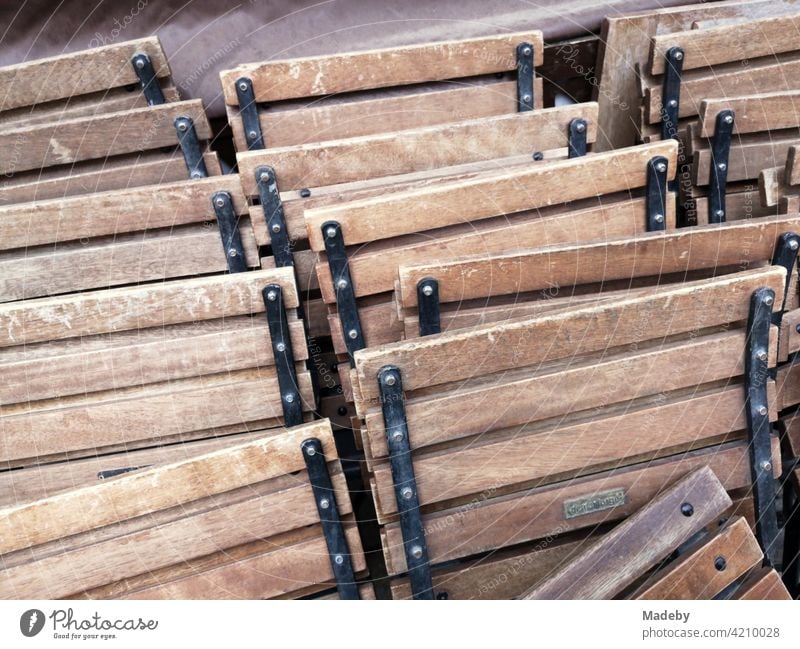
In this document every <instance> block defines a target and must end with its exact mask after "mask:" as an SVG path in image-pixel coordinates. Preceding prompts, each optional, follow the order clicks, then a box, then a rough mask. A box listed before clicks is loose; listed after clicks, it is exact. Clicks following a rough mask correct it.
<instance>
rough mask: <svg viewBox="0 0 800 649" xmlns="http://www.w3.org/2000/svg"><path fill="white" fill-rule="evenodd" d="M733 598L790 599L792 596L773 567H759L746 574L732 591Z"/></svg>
mask: <svg viewBox="0 0 800 649" xmlns="http://www.w3.org/2000/svg"><path fill="white" fill-rule="evenodd" d="M733 599H747V600H787V599H788V600H791V599H792V596H791V595H789V591H787V590H786V586H784V585H783V582H782V581H781V578H780V576H779V575H778V573H777V572H775V569H774V568H761V569H757V570H754V571H753V572H752V573H751V574H750V575H749V576H748V578H747V579H746V580H745V581H744V582H743V583H742V585H741V586H740V587H739V590H737V591H736V593H734V596H733Z"/></svg>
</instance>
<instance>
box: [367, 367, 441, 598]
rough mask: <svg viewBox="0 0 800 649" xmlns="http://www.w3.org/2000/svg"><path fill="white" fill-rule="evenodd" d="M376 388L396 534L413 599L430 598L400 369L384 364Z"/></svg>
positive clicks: (425, 547) (429, 574)
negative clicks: (397, 520)
mask: <svg viewBox="0 0 800 649" xmlns="http://www.w3.org/2000/svg"><path fill="white" fill-rule="evenodd" d="M378 389H379V390H380V395H381V407H382V409H383V424H384V427H385V428H386V443H387V444H388V446H389V462H390V463H391V466H392V481H393V482H394V496H395V498H396V499H397V511H398V513H399V515H400V531H401V532H402V534H403V548H404V549H405V555H406V565H407V566H408V577H409V579H410V581H411V594H412V596H413V597H414V599H433V582H432V580H431V568H430V562H429V559H428V546H427V543H426V542H425V528H424V527H423V525H422V517H421V516H420V509H419V496H418V494H417V480H416V478H415V477H414V465H413V464H412V462H411V445H410V444H409V441H408V423H407V422H406V406H405V394H404V393H403V382H402V378H401V376H400V370H399V369H398V368H397V367H395V366H394V365H386V366H385V367H382V368H381V369H380V371H379V372H378Z"/></svg>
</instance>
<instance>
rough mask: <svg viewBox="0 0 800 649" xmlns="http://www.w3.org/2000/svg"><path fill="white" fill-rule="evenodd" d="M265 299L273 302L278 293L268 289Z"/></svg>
mask: <svg viewBox="0 0 800 649" xmlns="http://www.w3.org/2000/svg"><path fill="white" fill-rule="evenodd" d="M267 299H268V300H269V301H270V302H274V301H275V300H277V299H278V294H277V293H276V292H275V291H269V292H268V293H267Z"/></svg>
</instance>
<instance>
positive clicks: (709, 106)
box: [700, 90, 800, 137]
mask: <svg viewBox="0 0 800 649" xmlns="http://www.w3.org/2000/svg"><path fill="white" fill-rule="evenodd" d="M723 110H732V111H733V112H734V114H735V120H734V127H733V133H734V135H736V134H744V133H757V132H759V131H777V130H780V129H785V128H796V127H797V126H798V125H800V90H791V91H779V92H764V93H760V94H755V95H747V96H744V97H731V98H726V99H705V100H703V103H702V105H701V107H700V125H701V128H700V137H711V136H712V135H713V134H714V129H715V123H716V119H717V114H718V113H719V112H720V111H723Z"/></svg>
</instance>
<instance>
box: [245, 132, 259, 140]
mask: <svg viewBox="0 0 800 649" xmlns="http://www.w3.org/2000/svg"><path fill="white" fill-rule="evenodd" d="M247 137H249V138H250V139H251V140H255V139H256V138H257V137H258V133H256V132H255V131H247Z"/></svg>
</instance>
